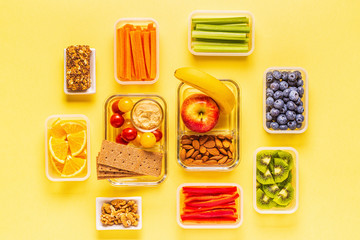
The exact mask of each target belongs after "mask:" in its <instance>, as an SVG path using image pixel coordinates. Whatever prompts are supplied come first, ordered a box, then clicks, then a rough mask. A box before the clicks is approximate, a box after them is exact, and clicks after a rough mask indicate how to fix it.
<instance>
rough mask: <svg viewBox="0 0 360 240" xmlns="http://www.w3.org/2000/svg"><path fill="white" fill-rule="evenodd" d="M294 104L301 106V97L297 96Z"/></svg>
mask: <svg viewBox="0 0 360 240" xmlns="http://www.w3.org/2000/svg"><path fill="white" fill-rule="evenodd" d="M295 104H296V105H298V106H302V105H303V102H302V101H301V98H300V97H299V98H298V100H297V101H296V102H295Z"/></svg>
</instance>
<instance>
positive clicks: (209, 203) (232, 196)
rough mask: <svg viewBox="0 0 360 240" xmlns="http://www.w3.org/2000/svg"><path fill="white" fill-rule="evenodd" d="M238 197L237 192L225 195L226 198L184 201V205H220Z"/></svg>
mask: <svg viewBox="0 0 360 240" xmlns="http://www.w3.org/2000/svg"><path fill="white" fill-rule="evenodd" d="M238 197H239V194H238V193H236V194H233V195H231V196H230V197H226V198H220V199H216V200H209V201H202V202H189V203H185V205H186V206H190V207H212V206H218V205H222V204H225V203H228V202H232V201H234V200H235V199H237V198H238Z"/></svg>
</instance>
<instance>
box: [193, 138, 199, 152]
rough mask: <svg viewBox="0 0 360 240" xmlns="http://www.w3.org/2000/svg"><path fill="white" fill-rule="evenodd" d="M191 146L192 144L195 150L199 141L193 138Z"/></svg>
mask: <svg viewBox="0 0 360 240" xmlns="http://www.w3.org/2000/svg"><path fill="white" fill-rule="evenodd" d="M192 146H193V147H194V148H195V149H196V150H198V149H199V148H200V143H199V141H198V140H194V141H193V142H192Z"/></svg>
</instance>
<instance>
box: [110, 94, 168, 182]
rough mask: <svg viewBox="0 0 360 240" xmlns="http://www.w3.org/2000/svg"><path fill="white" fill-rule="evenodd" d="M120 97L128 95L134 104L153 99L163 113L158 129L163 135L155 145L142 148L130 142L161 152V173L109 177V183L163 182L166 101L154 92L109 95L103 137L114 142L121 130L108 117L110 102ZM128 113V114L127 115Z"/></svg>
mask: <svg viewBox="0 0 360 240" xmlns="http://www.w3.org/2000/svg"><path fill="white" fill-rule="evenodd" d="M122 97H129V98H130V99H131V100H132V101H133V103H134V105H135V104H136V103H137V102H138V101H140V100H142V99H150V100H152V101H155V102H156V103H158V104H159V106H160V107H161V108H162V113H163V119H162V123H161V125H160V127H159V130H160V131H161V132H162V133H163V137H162V138H161V140H160V141H159V142H157V143H156V145H155V146H154V147H152V148H143V147H141V146H136V145H134V144H132V143H131V142H130V143H129V145H130V144H131V146H132V147H136V148H139V149H143V150H146V151H155V152H161V153H162V154H163V159H162V167H161V174H160V176H159V177H155V176H135V177H126V178H116V179H109V180H108V181H109V182H110V184H111V185H113V186H124V185H128V186H144V185H157V184H160V183H161V182H163V181H164V180H165V178H166V175H167V151H168V150H167V149H168V140H167V129H168V127H167V107H166V101H165V100H164V99H163V98H162V97H160V96H159V95H154V94H117V95H112V96H110V97H109V98H108V99H107V100H106V102H105V109H104V110H105V139H106V140H108V141H112V142H115V141H116V136H117V135H118V134H119V133H120V132H121V130H120V128H114V127H112V126H111V124H110V118H111V116H112V114H113V112H112V108H111V107H112V104H113V103H114V102H115V101H117V100H119V99H120V98H122ZM127 114H128V116H127ZM124 115H125V117H127V118H130V112H128V113H125V114H124Z"/></svg>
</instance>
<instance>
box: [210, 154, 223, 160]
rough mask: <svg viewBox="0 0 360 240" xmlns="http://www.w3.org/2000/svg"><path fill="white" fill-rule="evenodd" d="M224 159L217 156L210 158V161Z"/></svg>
mask: <svg viewBox="0 0 360 240" xmlns="http://www.w3.org/2000/svg"><path fill="white" fill-rule="evenodd" d="M223 157H224V155H221V154H220V155H218V156H212V157H211V158H210V160H220V159H222V158H223Z"/></svg>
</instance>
